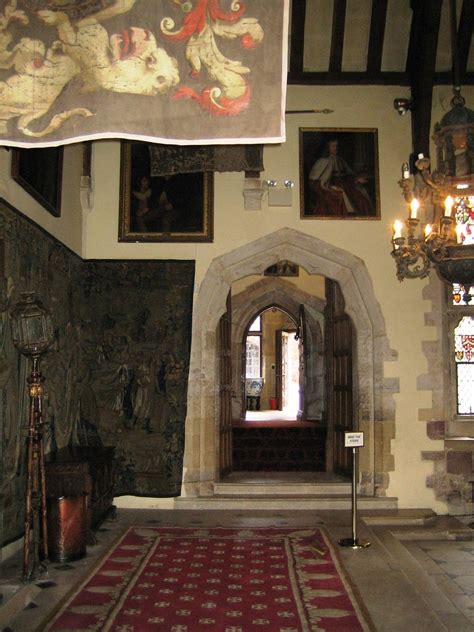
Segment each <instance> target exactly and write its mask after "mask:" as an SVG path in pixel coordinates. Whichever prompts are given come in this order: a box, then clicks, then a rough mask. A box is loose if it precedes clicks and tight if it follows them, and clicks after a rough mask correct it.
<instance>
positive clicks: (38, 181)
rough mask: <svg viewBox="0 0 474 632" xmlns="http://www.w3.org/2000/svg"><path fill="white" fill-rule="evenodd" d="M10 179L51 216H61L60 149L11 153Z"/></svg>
mask: <svg viewBox="0 0 474 632" xmlns="http://www.w3.org/2000/svg"><path fill="white" fill-rule="evenodd" d="M11 175H12V178H13V180H15V182H17V183H18V184H19V185H20V186H21V187H23V189H25V191H27V192H28V193H29V194H30V195H31V197H33V198H35V200H36V201H37V202H39V203H40V204H41V206H43V207H44V208H45V209H46V210H47V211H49V212H50V213H51V215H54V216H55V217H60V216H61V192H62V179H63V148H62V147H39V148H32V149H17V148H14V149H12V167H11Z"/></svg>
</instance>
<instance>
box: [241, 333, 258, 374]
mask: <svg viewBox="0 0 474 632" xmlns="http://www.w3.org/2000/svg"><path fill="white" fill-rule="evenodd" d="M260 344H261V337H260V336H247V342H246V368H245V377H261V372H260Z"/></svg>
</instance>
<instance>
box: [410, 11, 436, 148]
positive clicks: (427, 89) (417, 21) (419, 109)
mask: <svg viewBox="0 0 474 632" xmlns="http://www.w3.org/2000/svg"><path fill="white" fill-rule="evenodd" d="M442 4H443V0H412V2H411V7H412V10H413V17H412V25H411V32H410V42H409V47H408V58H407V71H408V74H409V76H410V86H411V95H412V99H413V106H414V109H413V112H412V143H413V153H414V155H415V156H416V155H417V154H419V153H423V154H425V155H426V156H428V155H429V149H430V132H431V107H432V102H433V83H434V75H435V64H436V51H437V47H438V33H439V26H440V21H441V8H442Z"/></svg>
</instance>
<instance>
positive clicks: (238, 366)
mask: <svg viewBox="0 0 474 632" xmlns="http://www.w3.org/2000/svg"><path fill="white" fill-rule="evenodd" d="M325 304H326V303H325V301H324V300H323V299H321V298H318V297H316V296H312V295H311V294H308V293H307V292H305V291H303V290H301V289H299V288H298V287H296V286H295V285H294V284H292V283H290V282H288V281H285V280H284V279H283V278H281V277H263V278H262V279H260V280H258V281H257V282H255V283H253V284H252V285H251V286H249V287H247V288H246V289H245V290H244V291H242V292H240V293H239V294H237V295H236V296H233V297H232V330H233V335H232V340H233V342H232V367H233V371H234V373H233V376H232V381H233V390H234V393H236V394H237V395H236V396H235V397H234V401H233V405H234V408H235V410H234V413H236V415H235V416H238V411H240V409H241V398H240V395H239V389H240V387H241V384H240V382H239V381H240V378H241V373H242V340H243V338H244V333H245V329H246V326H247V325H248V323H249V321H250V319H251V318H253V317H254V316H255V315H256V314H257V313H259V312H261V311H262V310H264V309H265V308H267V307H269V306H275V307H277V308H279V309H282V310H283V311H285V312H287V313H288V314H289V315H290V316H291V317H292V318H293V320H294V321H295V323H296V322H297V321H298V310H299V307H300V305H305V307H310V308H312V310H313V311H314V312H318V313H319V314H320V315H321V322H322V321H323V319H324V316H323V312H324V307H325ZM306 327H307V336H308V346H309V348H310V349H312V351H313V355H312V358H313V361H312V362H311V363H310V364H309V365H308V366H307V367H306V370H307V378H308V379H307V382H308V384H307V389H306V392H305V397H306V399H307V404H308V411H309V418H311V419H318V420H320V419H321V411H322V408H323V404H324V402H323V389H322V387H321V385H322V380H323V364H324V358H323V336H322V331H321V324H320V322H318V321H317V320H316V319H315V318H313V315H312V314H311V312H309V311H308V312H307V314H306ZM312 385H318V386H314V387H313V386H312Z"/></svg>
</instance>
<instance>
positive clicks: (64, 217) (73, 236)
mask: <svg viewBox="0 0 474 632" xmlns="http://www.w3.org/2000/svg"><path fill="white" fill-rule="evenodd" d="M11 155H12V152H11V151H9V150H7V149H5V148H0V197H2V198H3V199H4V200H6V201H7V202H8V203H9V204H11V205H12V206H13V207H14V208H16V209H17V210H18V211H20V212H21V213H23V215H25V216H26V217H28V218H29V219H31V220H32V221H33V222H35V223H36V224H39V225H40V226H42V227H43V228H44V229H45V230H47V231H48V233H50V234H51V235H53V236H54V237H56V238H57V239H59V241H61V242H62V243H63V244H65V245H66V246H68V248H70V249H71V250H72V251H73V252H75V253H76V254H78V255H82V235H83V231H82V208H81V202H80V195H79V193H80V181H81V173H82V145H81V144H80V143H77V144H73V145H66V146H65V147H64V162H63V183H62V200H61V217H54V216H53V215H51V213H49V212H48V211H47V210H46V209H45V208H43V207H42V206H41V204H39V202H37V201H36V200H35V199H34V198H33V197H31V195H30V194H29V193H27V192H26V191H25V189H23V188H22V187H21V186H20V185H19V184H17V183H16V182H15V181H14V180H12V178H11V177H10V173H11Z"/></svg>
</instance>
